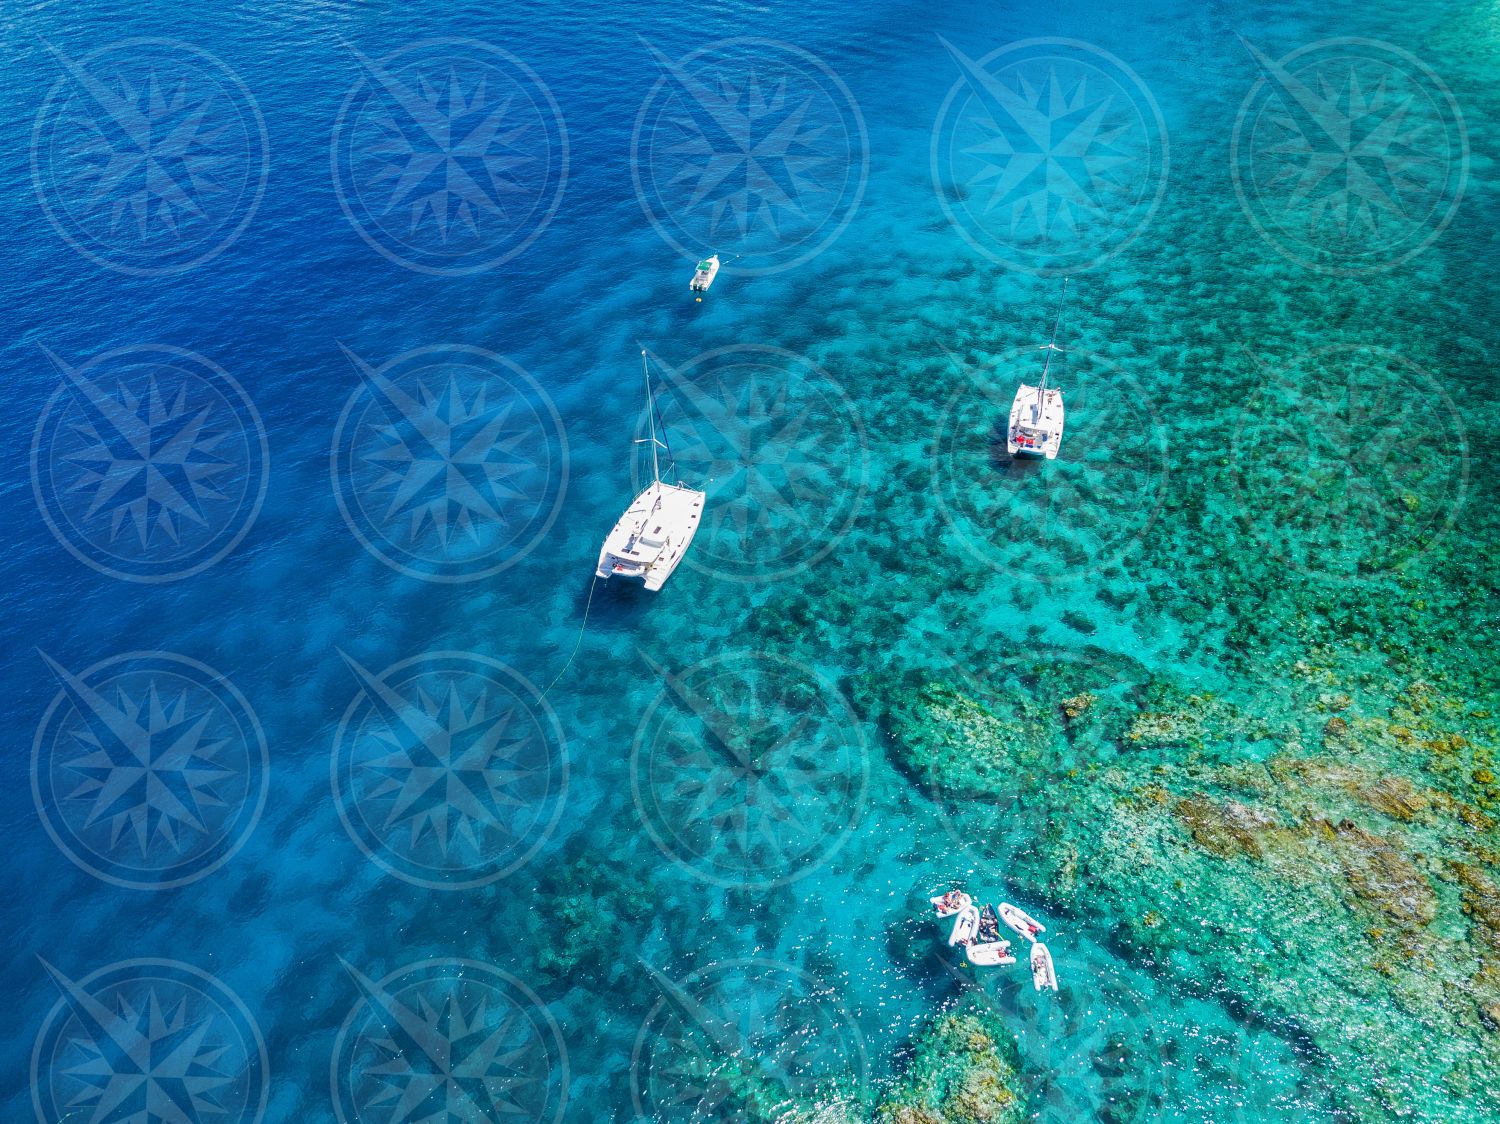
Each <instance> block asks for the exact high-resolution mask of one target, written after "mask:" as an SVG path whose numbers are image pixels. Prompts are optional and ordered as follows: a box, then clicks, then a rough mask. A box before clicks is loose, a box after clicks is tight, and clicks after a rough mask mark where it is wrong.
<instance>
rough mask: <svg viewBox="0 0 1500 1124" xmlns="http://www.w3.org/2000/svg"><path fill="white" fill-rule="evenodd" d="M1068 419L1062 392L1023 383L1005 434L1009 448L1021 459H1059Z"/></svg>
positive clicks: (1013, 405)
mask: <svg viewBox="0 0 1500 1124" xmlns="http://www.w3.org/2000/svg"><path fill="white" fill-rule="evenodd" d="M1039 394H1040V401H1038V395H1039ZM1066 420H1067V419H1066V413H1065V412H1064V410H1063V398H1062V391H1060V390H1039V389H1038V388H1037V387H1034V386H1027V385H1026V384H1024V383H1022V384H1021V388H1020V389H1019V390H1017V391H1016V397H1015V400H1014V401H1013V402H1012V403H1011V407H1010V426H1009V428H1008V429H1007V430H1006V436H1005V447H1006V450H1007V451H1008V452H1009V453H1010V455H1011V456H1012V457H1015V458H1016V459H1017V460H1023V459H1029V460H1040V459H1042V458H1043V457H1045V458H1046V459H1047V460H1049V461H1055V460H1056V459H1057V451H1058V449H1060V448H1062V437H1063V423H1064V422H1065V421H1066Z"/></svg>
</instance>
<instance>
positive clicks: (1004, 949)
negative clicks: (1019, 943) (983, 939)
mask: <svg viewBox="0 0 1500 1124" xmlns="http://www.w3.org/2000/svg"><path fill="white" fill-rule="evenodd" d="M964 955H965V956H967V957H968V958H969V963H970V964H977V965H979V967H981V968H993V967H995V966H997V965H1000V964H1014V963H1015V962H1016V958H1015V957H1014V956H1012V955H1011V954H1010V942H1009V941H989V942H987V943H985V944H971V945H969V946H968V947H967V948H965V949H964Z"/></svg>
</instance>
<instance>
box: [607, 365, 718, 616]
mask: <svg viewBox="0 0 1500 1124" xmlns="http://www.w3.org/2000/svg"><path fill="white" fill-rule="evenodd" d="M641 370H642V372H643V373H644V374H645V377H646V410H647V413H648V414H649V415H650V418H651V436H650V437H649V438H642V439H641V441H637V442H636V444H641V442H642V441H649V442H650V444H651V483H650V484H649V485H648V486H647V487H646V490H645V491H643V492H642V493H641V494H640V495H638V496H636V497H635V502H634V503H632V504H631V505H630V507H629V508H628V509H627V510H626V512H625V514H624V515H622V516H620V521H619V522H618V523H616V524H615V529H614V530H612V531H611V532H610V533H609V537H608V538H606V539H605V540H604V549H602V550H601V551H600V552H599V568H598V569H597V570H596V571H595V573H596V574H597V575H598V576H599V577H601V578H606V579H608V578H611V577H615V576H619V577H625V578H639V579H641V580H642V581H643V582H644V583H645V585H646V588H647V589H650V590H658V589H660V588H661V587H662V586H663V585H664V584H665V583H666V580H667V579H668V578H670V577H671V576H672V571H674V570H676V569H677V565H678V563H680V562H681V561H682V559H683V556H684V555H686V554H687V549H688V546H689V545H690V544H691V543H692V541H693V535H694V534H696V533H697V531H698V523H699V522H700V521H701V520H702V518H703V501H704V499H705V498H706V497H705V494H704V493H703V492H695V491H694V490H693V489H691V488H689V487H686V486H685V485H683V484H682V482H681V481H680V480H679V481H678V482H677V483H675V484H668V483H667V482H666V481H664V480H663V479H662V478H661V459H660V457H659V456H658V450H660V449H666V450H667V452H668V454H670V453H671V449H670V448H669V447H668V446H667V445H666V444H665V443H664V442H663V441H661V439H660V438H658V437H657V436H656V396H655V395H654V394H652V392H651V369H650V367H649V366H648V365H647V359H646V352H645V351H644V350H643V351H642V352H641ZM668 467H669V471H674V472H675V466H668Z"/></svg>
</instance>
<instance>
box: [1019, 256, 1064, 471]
mask: <svg viewBox="0 0 1500 1124" xmlns="http://www.w3.org/2000/svg"><path fill="white" fill-rule="evenodd" d="M1067 294H1068V280H1067V278H1063V296H1064V297H1066V296H1067ZM1061 323H1062V308H1061V306H1059V307H1058V310H1057V319H1056V320H1054V321H1053V322H1052V339H1051V340H1050V341H1049V342H1048V343H1046V344H1045V345H1044V346H1043V348H1042V350H1043V351H1045V352H1046V353H1047V361H1046V362H1045V363H1043V364H1042V381H1041V383H1040V384H1039V385H1037V386H1032V385H1030V384H1029V383H1022V384H1021V386H1020V389H1018V390H1017V391H1016V397H1015V400H1014V401H1013V402H1012V403H1011V405H1010V428H1009V429H1008V430H1007V431H1006V443H1005V447H1006V448H1007V449H1008V450H1009V451H1010V455H1011V456H1013V457H1046V458H1047V459H1048V460H1049V461H1051V460H1056V459H1057V451H1058V450H1059V449H1060V448H1062V437H1063V422H1064V421H1065V420H1066V418H1065V412H1064V410H1063V397H1062V391H1061V390H1058V389H1057V388H1055V387H1050V388H1049V387H1048V386H1047V375H1048V373H1049V372H1050V371H1051V369H1052V353H1053V352H1054V351H1061V350H1062V348H1060V347H1058V346H1057V328H1058V325H1060V324H1061Z"/></svg>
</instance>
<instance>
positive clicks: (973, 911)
mask: <svg viewBox="0 0 1500 1124" xmlns="http://www.w3.org/2000/svg"><path fill="white" fill-rule="evenodd" d="M978 932H979V909H978V907H976V906H973V905H968V906H965V907H964V908H963V909H961V910H959V911H958V920H957V921H955V922H954V923H953V932H952V933H950V934H949V935H948V943H949V944H950V945H955V944H973V943H974V934H976V933H978Z"/></svg>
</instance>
